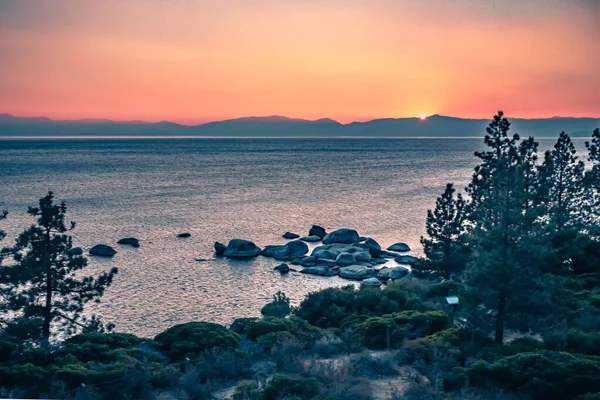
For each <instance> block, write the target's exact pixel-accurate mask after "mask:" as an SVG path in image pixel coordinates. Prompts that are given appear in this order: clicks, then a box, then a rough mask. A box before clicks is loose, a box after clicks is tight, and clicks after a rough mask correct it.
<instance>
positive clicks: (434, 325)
mask: <svg viewBox="0 0 600 400" xmlns="http://www.w3.org/2000/svg"><path fill="white" fill-rule="evenodd" d="M391 315H392V318H393V319H394V322H396V324H398V325H411V326H412V327H413V328H414V329H415V330H416V332H417V335H421V333H423V334H424V335H432V334H434V333H436V332H438V331H441V330H444V329H446V326H447V324H448V315H447V314H446V313H445V312H442V311H425V312H420V311H415V310H409V311H401V312H398V313H394V314H391Z"/></svg>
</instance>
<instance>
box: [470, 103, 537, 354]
mask: <svg viewBox="0 0 600 400" xmlns="http://www.w3.org/2000/svg"><path fill="white" fill-rule="evenodd" d="M509 128H510V123H509V122H508V120H506V119H505V118H504V115H503V113H502V112H498V114H497V115H496V116H495V117H494V119H493V121H492V122H491V123H490V125H489V127H488V129H487V135H486V136H485V140H484V141H485V144H486V145H487V146H488V147H489V150H488V151H485V152H477V153H475V155H476V156H477V157H478V158H479V159H480V160H481V164H480V165H478V166H477V167H476V168H475V173H474V174H473V179H472V182H471V183H470V184H469V186H468V187H467V193H468V194H469V195H470V197H471V199H472V201H471V202H470V204H469V220H470V222H471V223H472V224H473V229H472V231H471V232H472V233H471V238H470V241H471V243H472V246H473V255H472V261H471V263H470V264H469V266H468V268H467V270H466V271H465V279H466V281H467V284H468V285H469V286H470V287H472V288H474V289H475V291H476V292H478V294H479V295H480V296H481V298H482V299H483V300H484V301H485V302H489V304H490V305H491V307H492V308H493V309H495V311H496V314H497V317H496V332H495V340H496V342H497V343H502V342H503V338H504V326H505V321H506V317H507V314H508V313H509V310H510V308H511V307H512V306H513V305H514V304H515V303H516V299H517V298H518V296H520V295H524V294H525V293H526V292H527V290H528V289H529V288H530V287H531V286H532V285H533V282H534V279H535V276H536V274H537V270H536V269H535V268H531V267H528V265H527V264H526V263H524V262H523V261H524V260H526V259H527V254H528V253H529V252H530V251H531V249H530V246H531V244H532V241H531V240H530V236H529V233H530V232H531V227H530V226H529V223H530V222H531V219H532V217H531V216H530V215H531V214H530V212H529V211H528V209H529V208H531V207H532V206H533V205H534V204H535V196H534V193H535V191H536V189H535V184H534V182H535V179H536V178H535V175H536V172H535V159H536V156H535V152H536V149H537V144H536V143H535V142H534V141H533V140H532V139H530V140H528V141H525V142H523V143H525V144H520V145H519V140H520V138H519V136H518V135H513V136H512V137H511V136H509V134H508V132H509ZM525 172H526V173H525Z"/></svg>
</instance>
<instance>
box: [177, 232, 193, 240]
mask: <svg viewBox="0 0 600 400" xmlns="http://www.w3.org/2000/svg"><path fill="white" fill-rule="evenodd" d="M190 236H192V234H191V233H189V232H184V233H180V234H179V235H177V237H178V238H180V239H184V238H189V237H190Z"/></svg>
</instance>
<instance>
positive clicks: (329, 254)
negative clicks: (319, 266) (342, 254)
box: [312, 249, 338, 260]
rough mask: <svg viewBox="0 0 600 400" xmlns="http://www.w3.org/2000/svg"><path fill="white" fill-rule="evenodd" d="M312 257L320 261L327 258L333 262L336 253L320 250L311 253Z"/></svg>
mask: <svg viewBox="0 0 600 400" xmlns="http://www.w3.org/2000/svg"><path fill="white" fill-rule="evenodd" d="M312 255H313V256H315V257H317V258H319V259H321V258H327V259H330V260H335V258H336V257H337V255H338V253H334V252H332V251H329V250H324V249H321V250H320V251H313V252H312Z"/></svg>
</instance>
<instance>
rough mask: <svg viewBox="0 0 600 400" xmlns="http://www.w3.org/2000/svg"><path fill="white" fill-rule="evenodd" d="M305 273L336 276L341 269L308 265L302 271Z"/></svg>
mask: <svg viewBox="0 0 600 400" xmlns="http://www.w3.org/2000/svg"><path fill="white" fill-rule="evenodd" d="M300 272H301V273H303V274H310V275H319V276H335V275H337V274H338V273H339V272H340V270H339V269H338V268H328V267H307V268H304V269H303V270H302V271H300Z"/></svg>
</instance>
